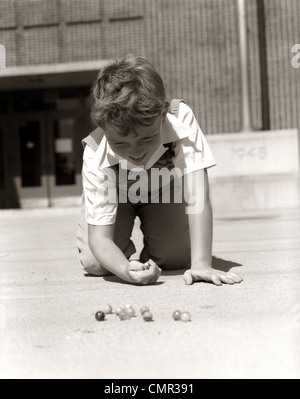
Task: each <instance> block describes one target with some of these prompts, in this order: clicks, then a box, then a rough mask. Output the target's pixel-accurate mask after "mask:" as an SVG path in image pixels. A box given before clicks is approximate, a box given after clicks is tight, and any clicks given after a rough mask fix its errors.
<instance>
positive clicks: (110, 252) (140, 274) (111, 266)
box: [89, 225, 161, 285]
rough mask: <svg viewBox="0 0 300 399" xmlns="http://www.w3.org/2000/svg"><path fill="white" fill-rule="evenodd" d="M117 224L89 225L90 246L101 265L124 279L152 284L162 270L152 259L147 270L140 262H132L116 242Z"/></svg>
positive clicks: (142, 283)
mask: <svg viewBox="0 0 300 399" xmlns="http://www.w3.org/2000/svg"><path fill="white" fill-rule="evenodd" d="M114 231H115V225H109V226H92V225H89V246H90V249H91V251H92V253H93V255H94V256H95V258H96V260H97V261H98V262H99V263H100V265H101V266H102V267H103V268H104V269H106V270H108V271H110V272H111V273H113V274H114V275H116V276H118V277H120V278H121V279H122V280H124V281H126V282H128V283H131V284H137V285H151V284H155V283H156V281H157V280H158V278H159V276H160V274H161V270H160V269H159V268H158V266H157V265H156V264H155V263H154V262H153V261H151V260H149V262H148V263H149V265H150V268H149V269H146V270H145V267H143V266H144V265H142V264H139V262H130V261H128V260H127V258H126V257H125V255H124V254H123V252H122V251H121V250H120V249H119V247H117V245H116V244H115V243H114Z"/></svg>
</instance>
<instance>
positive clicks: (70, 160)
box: [54, 118, 76, 186]
mask: <svg viewBox="0 0 300 399" xmlns="http://www.w3.org/2000/svg"><path fill="white" fill-rule="evenodd" d="M74 131H75V121H74V119H71V118H69V119H60V120H58V121H55V122H54V132H55V135H54V137H55V176H56V185H57V186H71V185H75V183H76V181H75V176H76V172H75V159H74V150H73V148H74Z"/></svg>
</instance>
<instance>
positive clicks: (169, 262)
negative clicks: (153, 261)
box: [158, 251, 191, 270]
mask: <svg viewBox="0 0 300 399" xmlns="http://www.w3.org/2000/svg"><path fill="white" fill-rule="evenodd" d="M159 263H160V264H158V266H160V267H161V268H162V269H163V270H181V269H186V268H189V267H190V264H191V259H190V251H181V252H180V253H176V251H174V253H169V254H165V255H164V256H162V257H161V259H160V260H159Z"/></svg>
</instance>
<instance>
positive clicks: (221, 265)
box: [84, 256, 243, 285]
mask: <svg viewBox="0 0 300 399" xmlns="http://www.w3.org/2000/svg"><path fill="white" fill-rule="evenodd" d="M234 267H243V265H241V264H240V263H236V262H233V261H230V260H225V259H221V258H217V257H215V256H214V257H213V268H214V269H215V270H220V271H222V272H225V273H228V272H230V270H231V269H233V268H234ZM185 270H187V269H178V270H163V271H162V276H180V275H183V274H184V272H185ZM84 276H85V277H86V278H103V279H104V280H105V281H108V282H110V283H117V284H128V283H125V282H124V281H122V280H121V279H120V278H118V277H116V276H102V277H101V276H92V275H91V274H85V275H84ZM162 284H164V282H157V283H156V284H155V285H162Z"/></svg>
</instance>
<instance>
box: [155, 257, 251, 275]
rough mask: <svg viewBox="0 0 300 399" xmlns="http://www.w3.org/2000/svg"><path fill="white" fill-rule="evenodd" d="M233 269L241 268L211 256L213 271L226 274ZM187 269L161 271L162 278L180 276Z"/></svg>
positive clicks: (238, 264) (237, 264) (238, 265)
mask: <svg viewBox="0 0 300 399" xmlns="http://www.w3.org/2000/svg"><path fill="white" fill-rule="evenodd" d="M234 267H243V265H241V264H240V263H236V262H233V261H230V260H226V259H220V258H217V257H215V256H213V268H214V269H215V270H220V271H222V272H225V273H228V272H230V270H231V269H233V268H234ZM186 270H188V269H178V270H163V272H162V275H163V276H180V275H183V274H184V272H185V271H186Z"/></svg>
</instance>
